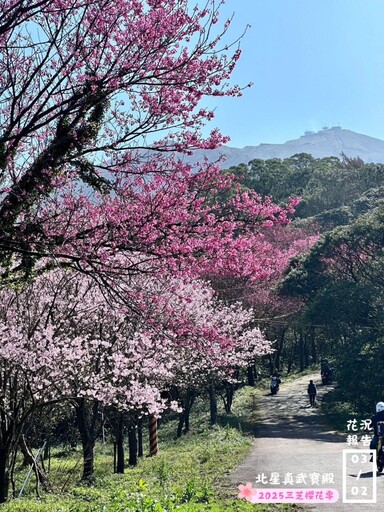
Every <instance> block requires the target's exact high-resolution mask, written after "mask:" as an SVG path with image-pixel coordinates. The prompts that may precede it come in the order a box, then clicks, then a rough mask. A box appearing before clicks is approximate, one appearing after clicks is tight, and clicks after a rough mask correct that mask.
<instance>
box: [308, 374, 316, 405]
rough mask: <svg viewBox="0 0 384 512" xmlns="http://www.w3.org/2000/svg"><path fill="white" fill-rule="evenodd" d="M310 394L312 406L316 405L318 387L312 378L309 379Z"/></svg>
mask: <svg viewBox="0 0 384 512" xmlns="http://www.w3.org/2000/svg"><path fill="white" fill-rule="evenodd" d="M308 395H309V402H310V404H311V407H314V406H315V404H316V395H317V388H316V384H314V382H313V380H312V379H311V380H310V381H309V384H308Z"/></svg>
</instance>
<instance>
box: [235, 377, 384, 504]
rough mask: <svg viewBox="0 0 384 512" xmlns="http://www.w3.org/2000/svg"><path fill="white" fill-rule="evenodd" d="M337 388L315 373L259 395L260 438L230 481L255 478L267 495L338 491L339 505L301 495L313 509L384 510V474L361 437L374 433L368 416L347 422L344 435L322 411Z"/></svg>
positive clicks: (258, 430) (258, 426)
mask: <svg viewBox="0 0 384 512" xmlns="http://www.w3.org/2000/svg"><path fill="white" fill-rule="evenodd" d="M309 379H313V380H314V382H315V384H316V385H317V389H318V395H317V402H318V404H317V407H314V408H311V407H310V404H309V398H308V395H307V385H308V383H309ZM332 388H333V386H332V385H330V386H323V385H322V384H321V380H320V376H319V374H318V373H316V374H314V375H308V376H306V377H302V378H299V379H297V380H295V381H292V382H287V383H284V382H283V383H282V384H281V386H280V391H279V393H278V394H277V395H275V396H272V395H271V394H270V393H267V392H266V393H265V394H264V395H262V396H258V397H257V398H255V417H256V418H257V419H256V422H255V423H256V428H255V434H256V437H255V439H254V442H253V446H252V450H251V452H250V454H249V455H248V457H247V458H246V459H245V460H244V461H243V463H242V464H240V466H238V467H237V469H236V470H234V471H233V472H232V473H231V474H230V476H229V478H230V482H231V484H232V485H235V486H238V485H239V484H246V483H247V482H251V483H252V486H253V488H257V489H263V490H264V489H265V494H266V493H267V492H268V493H269V494H268V496H272V495H273V492H275V495H276V494H277V495H278V493H277V490H280V491H283V492H285V496H286V491H288V490H291V491H292V492H293V491H295V492H298V491H296V490H297V489H302V490H304V491H307V492H312V491H314V492H315V493H318V492H319V491H321V490H323V489H324V490H325V489H332V490H336V491H337V492H338V493H339V498H338V501H336V502H334V503H331V502H329V501H327V500H324V501H321V502H320V503H305V502H306V501H307V500H305V498H304V499H303V500H301V497H302V496H303V494H301V496H300V495H298V496H300V500H299V501H295V502H296V503H297V504H300V505H302V506H303V507H304V508H305V509H306V510H310V511H312V512H339V511H340V512H349V511H359V512H370V511H378V510H383V505H382V504H380V502H381V501H382V499H383V498H384V473H383V474H378V473H377V472H376V471H374V464H373V463H371V462H369V456H368V455H366V454H365V452H364V450H367V449H368V446H364V443H363V441H362V440H361V437H362V436H364V435H365V434H369V432H368V431H364V430H363V428H362V424H360V422H361V421H362V420H363V418H358V419H357V422H356V425H355V427H352V425H349V427H348V426H347V425H346V428H345V432H343V433H340V432H336V431H335V430H333V429H332V428H331V427H330V426H329V425H328V424H327V419H326V417H325V415H324V414H323V413H322V412H321V402H322V399H323V398H324V396H325V394H326V393H327V392H329V391H330V390H332ZM352 419H353V418H351V420H352ZM348 428H349V429H350V430H348ZM352 428H356V429H357V431H353V430H352ZM348 435H357V436H358V437H357V440H358V444H357V445H353V444H348V442H347V438H348ZM349 450H354V451H353V452H352V453H351V452H349ZM356 450H357V451H356ZM375 482H376V483H375ZM374 485H376V495H375V493H374V489H373V486H374ZM343 488H344V492H343ZM324 492H325V491H324ZM296 495H297V494H295V496H296ZM335 495H336V493H334V496H335ZM309 496H310V494H309ZM317 496H318V494H317ZM366 500H371V501H372V500H376V502H371V503H366V502H364V501H366ZM353 501H355V502H353Z"/></svg>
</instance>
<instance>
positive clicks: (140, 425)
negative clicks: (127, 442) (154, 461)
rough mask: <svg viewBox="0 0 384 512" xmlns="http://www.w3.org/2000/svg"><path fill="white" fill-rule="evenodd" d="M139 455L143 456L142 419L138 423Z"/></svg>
mask: <svg viewBox="0 0 384 512" xmlns="http://www.w3.org/2000/svg"><path fill="white" fill-rule="evenodd" d="M137 445H138V446H137V455H138V456H139V457H142V456H143V423H142V421H141V419H140V420H139V421H138V424H137Z"/></svg>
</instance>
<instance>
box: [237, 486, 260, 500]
mask: <svg viewBox="0 0 384 512" xmlns="http://www.w3.org/2000/svg"><path fill="white" fill-rule="evenodd" d="M238 489H239V491H240V492H239V494H238V496H237V497H238V498H240V499H241V498H245V499H246V500H247V501H250V502H251V503H252V498H253V497H254V496H256V493H257V491H256V489H254V488H253V487H252V483H251V482H247V483H246V484H245V485H242V484H240V485H239V486H238Z"/></svg>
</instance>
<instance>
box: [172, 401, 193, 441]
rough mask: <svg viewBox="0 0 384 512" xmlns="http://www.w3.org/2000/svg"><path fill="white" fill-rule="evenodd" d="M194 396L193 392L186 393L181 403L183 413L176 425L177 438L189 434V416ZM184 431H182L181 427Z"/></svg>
mask: <svg viewBox="0 0 384 512" xmlns="http://www.w3.org/2000/svg"><path fill="white" fill-rule="evenodd" d="M195 398H196V394H195V392H194V391H187V392H186V395H185V399H184V401H183V402H184V403H183V412H181V413H180V415H179V423H178V425H177V437H181V435H182V434H183V433H184V434H187V433H188V432H189V416H190V412H191V409H192V405H193V403H194V401H195ZM184 425H185V427H184V431H183V426H184Z"/></svg>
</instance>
